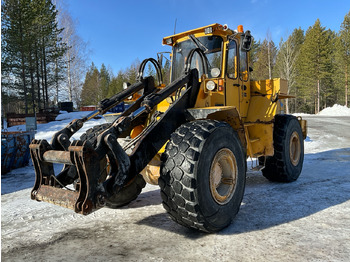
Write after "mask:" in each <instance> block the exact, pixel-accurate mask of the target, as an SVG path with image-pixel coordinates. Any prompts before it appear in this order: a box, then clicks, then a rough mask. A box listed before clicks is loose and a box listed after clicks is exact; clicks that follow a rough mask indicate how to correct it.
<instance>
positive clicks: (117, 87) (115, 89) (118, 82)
mask: <svg viewBox="0 0 350 262" xmlns="http://www.w3.org/2000/svg"><path fill="white" fill-rule="evenodd" d="M124 82H126V79H125V76H124V73H123V71H121V70H120V71H119V72H118V75H117V76H116V77H113V78H112V80H111V82H110V84H109V89H108V97H111V96H114V95H115V94H117V93H119V92H121V91H122V90H123V83H124Z"/></svg>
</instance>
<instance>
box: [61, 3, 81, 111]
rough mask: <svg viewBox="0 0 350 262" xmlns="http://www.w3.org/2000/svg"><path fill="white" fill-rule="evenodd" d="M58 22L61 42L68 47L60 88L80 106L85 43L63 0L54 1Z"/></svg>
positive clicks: (69, 98) (70, 99)
mask: <svg viewBox="0 0 350 262" xmlns="http://www.w3.org/2000/svg"><path fill="white" fill-rule="evenodd" d="M56 4H57V9H58V10H59V13H58V23H59V25H60V27H62V28H64V30H63V31H62V35H61V37H62V39H63V42H64V43H65V44H66V45H67V46H68V47H69V49H68V51H67V52H66V55H65V66H66V72H67V73H66V80H65V81H64V84H65V86H63V87H62V89H64V90H66V91H67V93H68V97H67V98H68V100H69V101H73V102H74V103H75V105H76V106H77V107H79V106H80V94H81V88H82V86H83V81H84V79H83V78H84V76H85V73H86V71H87V60H88V51H87V44H86V43H85V42H84V41H83V40H82V39H81V38H80V37H79V35H78V34H77V32H76V22H75V21H74V20H73V19H72V17H71V15H70V14H69V12H68V11H67V8H65V7H64V2H61V1H56Z"/></svg>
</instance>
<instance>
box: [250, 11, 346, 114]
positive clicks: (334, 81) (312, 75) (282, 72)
mask: <svg viewBox="0 0 350 262" xmlns="http://www.w3.org/2000/svg"><path fill="white" fill-rule="evenodd" d="M251 66H252V68H253V69H254V71H253V72H252V78H253V79H256V80H259V79H270V78H278V77H280V78H283V79H286V80H288V89H289V94H291V95H294V96H296V98H294V99H289V101H288V106H287V112H288V111H290V112H292V113H293V112H305V113H318V112H319V111H320V110H322V109H323V108H325V107H329V106H333V105H334V104H341V105H345V106H348V101H349V92H348V90H349V73H350V12H349V13H348V14H346V15H345V17H344V21H343V22H342V24H341V25H340V30H339V31H338V32H333V31H331V30H330V29H326V28H325V27H323V26H322V25H321V22H320V20H319V19H317V20H316V21H315V24H314V25H313V26H310V27H309V28H308V30H307V31H306V32H304V30H302V29H301V28H297V29H294V31H293V32H292V33H291V35H289V36H288V38H287V39H286V40H284V39H281V42H280V43H279V45H278V46H276V44H275V43H274V42H273V41H272V40H271V37H270V36H269V35H267V37H266V38H265V39H264V40H263V41H262V42H254V45H253V50H252V52H251Z"/></svg>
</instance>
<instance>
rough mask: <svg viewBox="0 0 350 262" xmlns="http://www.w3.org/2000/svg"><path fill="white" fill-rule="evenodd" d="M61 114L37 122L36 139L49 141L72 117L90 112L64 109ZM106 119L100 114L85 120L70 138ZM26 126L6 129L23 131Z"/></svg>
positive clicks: (77, 137) (76, 117)
mask: <svg viewBox="0 0 350 262" xmlns="http://www.w3.org/2000/svg"><path fill="white" fill-rule="evenodd" d="M60 113H61V114H59V115H58V116H57V117H56V121H52V122H49V123H46V124H38V129H37V132H36V134H35V138H36V139H46V140H47V141H51V138H52V136H53V135H54V134H55V133H56V132H57V131H59V130H61V129H62V128H64V127H65V126H66V125H68V124H69V123H70V122H71V121H72V120H73V119H79V118H83V117H85V116H87V115H88V114H89V113H91V112H87V111H80V112H72V113H67V112H65V111H61V112H60ZM105 122H106V120H105V119H104V118H103V117H102V116H101V118H100V119H91V120H89V121H88V122H86V123H85V124H84V126H83V128H82V129H80V130H79V131H78V132H77V133H75V134H74V135H73V137H72V138H71V140H72V139H79V138H80V136H81V135H82V134H83V133H85V132H86V130H87V129H89V128H91V127H93V126H95V125H100V124H103V123H105ZM25 130H26V126H25V125H18V126H12V127H9V128H8V129H7V130H2V132H4V131H8V132H16V131H25Z"/></svg>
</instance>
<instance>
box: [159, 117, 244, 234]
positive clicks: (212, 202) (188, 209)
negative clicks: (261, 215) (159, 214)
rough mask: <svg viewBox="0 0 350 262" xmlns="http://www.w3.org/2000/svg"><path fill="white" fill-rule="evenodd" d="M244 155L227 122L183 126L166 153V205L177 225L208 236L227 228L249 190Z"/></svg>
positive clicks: (162, 184)
mask: <svg viewBox="0 0 350 262" xmlns="http://www.w3.org/2000/svg"><path fill="white" fill-rule="evenodd" d="M245 173H246V168H245V155H244V153H243V150H242V146H241V143H240V140H239V139H238V135H237V133H236V132H235V131H234V130H233V129H232V128H231V126H229V125H228V124H227V123H224V122H218V121H213V120H199V121H194V122H190V123H186V124H184V125H182V126H180V127H179V128H178V129H177V130H176V131H175V132H174V133H173V134H172V135H171V138H170V141H169V142H168V144H167V146H166V149H165V152H164V153H163V155H162V166H161V176H160V178H159V185H160V188H161V197H162V200H163V206H164V208H165V209H166V210H167V212H168V214H169V215H170V217H171V218H172V219H173V220H174V221H175V222H177V223H179V224H181V225H183V226H186V227H191V228H195V229H199V230H201V231H205V232H216V231H219V230H221V229H223V228H225V227H227V226H228V225H229V224H230V223H231V221H232V219H233V218H234V217H235V215H236V214H237V212H238V210H239V208H240V205H241V202H242V198H243V194H244V187H245Z"/></svg>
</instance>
